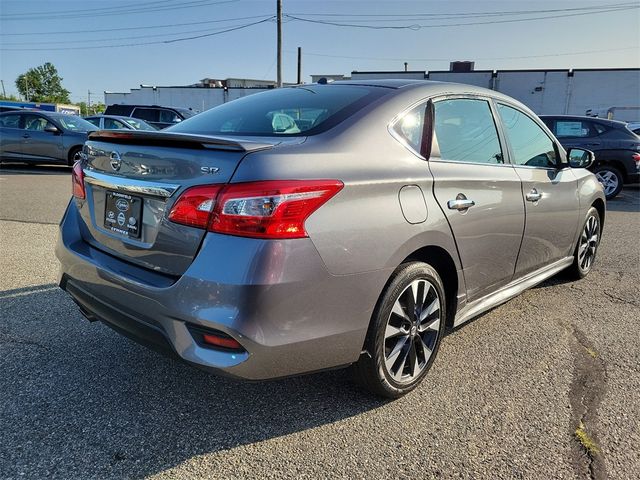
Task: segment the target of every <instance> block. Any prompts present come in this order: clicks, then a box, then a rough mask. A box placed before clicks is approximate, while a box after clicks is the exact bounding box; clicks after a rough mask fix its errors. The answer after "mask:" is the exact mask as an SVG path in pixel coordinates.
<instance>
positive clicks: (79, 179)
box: [71, 160, 87, 200]
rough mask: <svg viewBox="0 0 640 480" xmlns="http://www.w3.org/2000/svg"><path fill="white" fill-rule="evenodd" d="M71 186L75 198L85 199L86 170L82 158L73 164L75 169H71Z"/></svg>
mask: <svg viewBox="0 0 640 480" xmlns="http://www.w3.org/2000/svg"><path fill="white" fill-rule="evenodd" d="M71 186H72V193H73V196H74V197H75V198H79V199H81V200H84V199H85V198H86V197H87V194H86V192H85V190H84V172H83V171H82V161H81V160H78V161H77V162H76V163H74V164H73V169H72V170H71Z"/></svg>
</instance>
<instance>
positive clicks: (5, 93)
mask: <svg viewBox="0 0 640 480" xmlns="http://www.w3.org/2000/svg"><path fill="white" fill-rule="evenodd" d="M0 83H2V96H3V97H6V96H7V92H5V91H4V80H0Z"/></svg>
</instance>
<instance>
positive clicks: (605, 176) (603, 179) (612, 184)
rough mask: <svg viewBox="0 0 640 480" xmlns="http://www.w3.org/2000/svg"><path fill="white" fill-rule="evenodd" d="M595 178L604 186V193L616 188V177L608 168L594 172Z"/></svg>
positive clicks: (609, 192)
mask: <svg viewBox="0 0 640 480" xmlns="http://www.w3.org/2000/svg"><path fill="white" fill-rule="evenodd" d="M596 178H597V179H598V181H599V182H600V183H601V184H602V186H603V187H604V193H605V195H611V194H612V193H613V192H615V190H616V188H618V177H617V176H616V175H615V174H614V173H613V172H610V171H608V170H603V171H602V172H598V173H596Z"/></svg>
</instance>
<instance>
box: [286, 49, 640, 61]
mask: <svg viewBox="0 0 640 480" xmlns="http://www.w3.org/2000/svg"><path fill="white" fill-rule="evenodd" d="M623 50H640V47H622V48H607V49H604V50H583V51H580V52H564V53H548V54H544V55H517V56H512V57H475V56H474V57H473V58H474V59H475V60H517V59H520V58H546V57H565V56H571V55H587V54H592V53H606V52H617V51H623ZM285 51H286V52H287V53H296V51H295V50H285ZM305 55H309V56H312V57H327V58H345V59H349V60H376V61H385V62H397V61H398V60H403V61H407V62H449V61H451V58H450V57H449V58H405V57H402V56H398V57H393V58H391V57H363V56H348V55H330V54H324V53H313V52H305ZM454 56H455V55H454Z"/></svg>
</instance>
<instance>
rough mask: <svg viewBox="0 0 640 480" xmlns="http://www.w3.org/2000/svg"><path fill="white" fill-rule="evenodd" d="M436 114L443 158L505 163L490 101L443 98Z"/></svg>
mask: <svg viewBox="0 0 640 480" xmlns="http://www.w3.org/2000/svg"><path fill="white" fill-rule="evenodd" d="M434 114H435V118H434V132H435V137H436V140H437V142H438V147H439V148H440V157H441V158H442V159H443V160H451V161H456V162H471V163H485V164H494V165H496V164H502V163H504V160H503V158H504V157H503V155H502V149H501V148H500V140H499V139H498V131H497V129H496V125H495V122H494V121H493V115H492V113H491V108H490V107H489V102H487V101H486V100H476V99H470V98H469V99H467V98H459V99H451V100H441V101H438V102H436V103H435V104H434Z"/></svg>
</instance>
